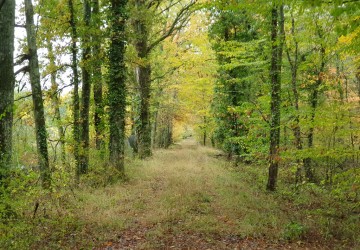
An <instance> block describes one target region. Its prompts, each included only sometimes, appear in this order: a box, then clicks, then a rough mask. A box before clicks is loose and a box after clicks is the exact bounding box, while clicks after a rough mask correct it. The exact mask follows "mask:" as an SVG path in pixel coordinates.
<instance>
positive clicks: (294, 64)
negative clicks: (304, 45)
mask: <svg viewBox="0 0 360 250" xmlns="http://www.w3.org/2000/svg"><path fill="white" fill-rule="evenodd" d="M291 17H292V18H291V35H292V37H293V41H294V44H295V46H294V47H295V48H294V59H293V60H291V57H290V52H289V49H287V50H286V54H287V58H288V61H289V64H290V69H291V87H292V92H293V95H294V107H295V112H296V114H295V117H294V122H295V124H294V127H293V129H292V130H293V133H294V137H295V147H296V149H297V150H302V148H303V145H302V140H301V128H300V114H299V98H300V96H299V90H298V86H297V73H298V68H299V43H298V41H297V40H296V38H295V19H294V17H293V16H291ZM300 162H301V160H297V163H298V167H297V170H296V176H295V178H296V183H298V182H300V181H301V179H302V176H301V167H300Z"/></svg>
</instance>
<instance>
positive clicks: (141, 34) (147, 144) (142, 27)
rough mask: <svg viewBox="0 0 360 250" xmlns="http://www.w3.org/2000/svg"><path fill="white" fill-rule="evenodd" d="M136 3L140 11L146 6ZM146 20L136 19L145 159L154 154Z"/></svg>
mask: <svg viewBox="0 0 360 250" xmlns="http://www.w3.org/2000/svg"><path fill="white" fill-rule="evenodd" d="M135 5H136V7H137V10H138V12H139V13H140V12H141V10H142V9H143V8H145V1H143V0H136V1H135ZM145 22H146V20H144V19H143V18H138V19H137V20H135V21H134V29H135V32H136V43H135V48H136V51H137V54H138V57H139V59H140V61H142V62H143V64H142V65H139V68H138V71H139V72H138V81H139V82H138V83H139V87H140V112H139V113H140V117H139V118H140V121H139V124H138V126H137V135H138V147H139V157H140V159H144V158H146V157H149V156H151V155H152V152H151V127H150V83H151V82H150V78H151V66H150V63H149V62H148V61H149V60H148V49H149V44H148V39H149V31H148V27H147V24H146V23H145Z"/></svg>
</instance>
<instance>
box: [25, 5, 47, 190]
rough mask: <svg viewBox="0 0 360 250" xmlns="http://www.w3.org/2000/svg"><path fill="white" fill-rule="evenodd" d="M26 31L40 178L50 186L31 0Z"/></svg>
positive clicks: (27, 7) (44, 184)
mask: <svg viewBox="0 0 360 250" xmlns="http://www.w3.org/2000/svg"><path fill="white" fill-rule="evenodd" d="M25 16H26V33H27V43H28V47H29V73H30V83H31V91H32V99H33V106H34V118H35V133H36V144H37V152H38V157H39V168H40V179H41V183H42V187H43V188H49V187H50V184H51V180H50V167H49V156H48V148H47V132H46V125H45V114H44V103H43V98H42V90H41V84H40V72H39V61H38V55H37V44H36V33H35V26H34V10H33V5H32V2H31V0H25Z"/></svg>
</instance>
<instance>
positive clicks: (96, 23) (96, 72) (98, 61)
mask: <svg viewBox="0 0 360 250" xmlns="http://www.w3.org/2000/svg"><path fill="white" fill-rule="evenodd" d="M91 20H92V24H93V28H94V34H93V36H92V42H93V44H94V45H93V58H94V64H93V72H92V73H93V76H92V80H93V92H94V104H95V110H94V126H95V147H96V149H98V150H100V149H103V146H104V140H103V136H104V135H103V134H104V124H103V116H104V105H103V82H102V81H103V78H102V74H101V65H102V59H103V58H102V53H101V41H102V40H101V30H100V23H101V19H100V12H99V0H94V1H93V10H92V15H91Z"/></svg>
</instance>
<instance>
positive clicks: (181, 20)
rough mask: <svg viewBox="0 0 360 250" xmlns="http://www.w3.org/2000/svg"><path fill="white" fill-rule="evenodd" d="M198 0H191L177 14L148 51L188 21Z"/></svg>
mask: <svg viewBox="0 0 360 250" xmlns="http://www.w3.org/2000/svg"><path fill="white" fill-rule="evenodd" d="M195 3H196V0H194V1H191V2H190V3H189V4H188V5H186V6H184V7H183V8H182V9H181V10H180V11H179V12H178V13H177V15H176V17H175V19H174V21H173V23H172V24H171V25H170V27H169V28H168V29H167V30H165V32H164V33H163V35H162V36H160V37H159V38H158V39H157V40H155V41H154V42H153V43H152V44H150V46H149V47H148V49H147V53H149V52H150V51H151V50H152V49H153V48H154V47H156V46H157V45H158V44H159V43H161V42H162V41H164V40H165V39H166V38H168V37H169V36H171V35H172V34H173V33H174V32H175V31H176V30H180V29H181V28H183V26H184V24H185V23H186V22H187V20H188V18H189V16H190V14H191V13H192V12H191V10H190V9H191V7H192V6H194V5H195Z"/></svg>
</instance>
